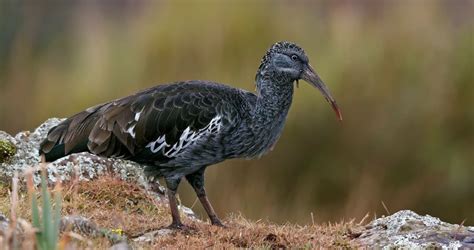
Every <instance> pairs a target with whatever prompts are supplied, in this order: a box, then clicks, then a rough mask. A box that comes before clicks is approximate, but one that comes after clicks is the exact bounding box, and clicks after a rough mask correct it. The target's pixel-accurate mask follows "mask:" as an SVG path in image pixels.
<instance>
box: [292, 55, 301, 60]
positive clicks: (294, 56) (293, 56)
mask: <svg viewBox="0 0 474 250" xmlns="http://www.w3.org/2000/svg"><path fill="white" fill-rule="evenodd" d="M298 59H299V58H298V56H297V55H291V60H293V61H298Z"/></svg>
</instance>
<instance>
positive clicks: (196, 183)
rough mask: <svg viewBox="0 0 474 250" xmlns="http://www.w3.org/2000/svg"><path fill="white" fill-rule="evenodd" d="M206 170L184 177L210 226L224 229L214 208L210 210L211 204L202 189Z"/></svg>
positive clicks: (204, 190)
mask: <svg viewBox="0 0 474 250" xmlns="http://www.w3.org/2000/svg"><path fill="white" fill-rule="evenodd" d="M205 169H206V168H202V169H200V170H199V171H197V172H195V173H193V174H190V175H186V180H188V182H189V184H191V186H192V187H193V188H194V191H195V192H196V195H197V197H198V198H199V201H201V204H202V206H203V207H204V209H205V210H206V213H207V215H208V216H209V219H210V220H211V223H212V225H216V226H221V227H224V224H223V223H222V222H221V220H220V219H219V217H217V214H216V212H215V211H214V208H212V205H211V203H210V202H209V199H208V198H207V195H206V189H204V170H205Z"/></svg>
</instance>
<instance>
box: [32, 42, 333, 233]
mask: <svg viewBox="0 0 474 250" xmlns="http://www.w3.org/2000/svg"><path fill="white" fill-rule="evenodd" d="M299 79H303V80H305V81H307V82H308V83H310V84H311V85H313V86H314V87H316V88H317V89H319V90H320V91H321V93H322V94H323V95H324V97H325V98H326V100H327V101H328V102H329V103H330V104H331V105H332V108H333V109H334V111H335V112H336V113H337V115H338V118H339V119H340V120H342V117H341V113H340V111H339V108H338V107H337V104H336V102H335V100H334V99H333V98H332V97H331V94H330V93H329V91H328V89H327V88H326V86H325V85H324V83H323V82H322V80H321V79H320V78H319V76H318V75H317V74H316V73H315V71H314V70H313V69H312V68H311V66H310V65H309V63H308V57H307V56H306V54H305V53H304V51H303V49H301V48H300V47H298V46H297V45H295V44H293V43H290V42H279V43H276V44H274V45H273V46H272V47H271V48H270V49H269V50H268V51H267V53H266V54H265V56H264V57H263V59H262V61H261V64H260V67H259V68H258V71H257V75H256V78H255V81H256V85H257V93H255V94H254V93H251V92H248V91H245V90H242V89H237V88H232V87H229V86H227V85H222V84H218V83H214V82H207V81H186V82H177V83H173V84H167V85H159V86H155V87H152V88H149V89H146V90H143V91H140V92H138V93H136V94H133V95H131V96H127V97H124V98H121V99H117V100H114V101H111V102H108V103H104V104H100V105H97V106H94V107H91V108H88V109H86V110H85V111H83V112H80V113H78V114H76V115H74V116H72V117H70V118H68V119H67V120H65V121H63V122H62V123H60V124H59V125H57V126H56V127H54V128H52V129H51V130H50V131H49V133H48V136H47V138H46V139H45V141H44V142H43V143H42V144H41V153H43V154H44V155H45V158H46V160H47V161H53V160H55V159H58V158H60V157H63V156H65V155H68V154H72V153H77V152H83V151H88V152H91V153H93V154H96V155H99V156H104V157H119V158H124V159H129V160H132V161H135V162H138V163H141V164H143V165H146V166H147V167H146V169H145V170H146V172H147V174H148V175H151V176H153V177H164V179H165V181H166V185H167V188H168V191H167V194H168V197H169V202H170V208H171V215H172V219H173V222H172V224H171V227H175V228H180V227H182V226H183V224H182V223H181V219H180V216H179V213H178V207H177V201H176V197H175V194H176V191H177V188H178V185H179V183H180V181H181V179H182V178H183V177H184V178H186V180H187V181H188V182H189V183H190V184H191V186H192V187H193V188H194V190H195V191H196V194H197V196H198V197H199V200H200V201H201V203H202V205H203V207H204V208H205V210H206V212H207V214H208V215H209V218H210V220H211V222H212V224H214V225H222V223H221V221H220V220H219V218H218V217H217V215H216V213H215V212H214V209H213V208H212V206H211V204H210V203H209V200H208V199H207V196H206V191H205V189H204V171H205V170H206V167H207V166H209V165H212V164H216V163H218V162H221V161H224V160H226V159H231V158H254V157H259V156H261V155H263V154H265V153H266V152H267V151H269V150H270V149H271V148H272V147H273V145H275V143H276V141H277V140H278V138H279V136H280V134H281V132H282V129H283V126H284V124H285V119H286V116H287V114H288V110H289V108H290V105H291V102H292V97H293V89H294V83H295V82H297V81H298V80H299Z"/></svg>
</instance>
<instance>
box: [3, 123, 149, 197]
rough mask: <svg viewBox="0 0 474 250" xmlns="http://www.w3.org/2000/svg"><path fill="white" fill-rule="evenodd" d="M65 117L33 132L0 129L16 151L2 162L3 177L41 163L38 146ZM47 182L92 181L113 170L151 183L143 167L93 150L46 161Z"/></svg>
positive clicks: (37, 177)
mask: <svg viewBox="0 0 474 250" xmlns="http://www.w3.org/2000/svg"><path fill="white" fill-rule="evenodd" d="M63 120H64V119H58V118H51V119H48V120H47V121H46V122H44V123H43V124H41V125H40V126H39V127H38V128H37V129H35V131H34V132H33V133H29V132H20V133H18V134H17V135H16V136H15V137H11V136H10V135H8V134H7V133H5V132H3V131H0V141H8V142H10V143H12V144H13V145H14V146H15V147H16V148H17V152H16V154H14V156H13V157H11V159H10V161H9V162H8V163H7V162H4V163H1V165H0V178H3V179H5V178H8V179H9V178H11V177H12V176H13V174H14V173H15V172H19V173H23V172H24V171H25V170H26V169H29V168H31V167H35V166H38V164H39V163H40V155H39V146H40V144H41V142H42V141H43V140H44V138H46V136H47V134H48V131H49V130H50V129H51V128H52V127H54V126H56V125H57V124H59V123H60V122H61V121H63ZM46 168H47V170H48V181H49V182H50V183H55V182H57V181H58V180H61V181H68V180H71V179H72V178H74V177H76V178H78V179H79V180H91V179H94V178H97V177H98V176H100V175H103V174H106V173H114V174H116V175H117V176H119V177H120V178H121V179H123V180H126V181H132V182H136V183H138V184H139V185H140V186H142V187H145V188H147V187H148V182H147V181H146V180H145V176H144V174H143V166H141V165H140V164H137V163H135V162H132V161H127V160H121V159H113V158H102V157H99V156H96V155H93V154H90V153H86V152H84V153H78V154H72V155H68V156H65V157H63V158H60V159H58V160H56V161H54V162H52V163H49V164H47V166H46ZM33 178H34V182H35V183H36V184H38V183H39V182H40V175H39V171H35V172H34V176H33Z"/></svg>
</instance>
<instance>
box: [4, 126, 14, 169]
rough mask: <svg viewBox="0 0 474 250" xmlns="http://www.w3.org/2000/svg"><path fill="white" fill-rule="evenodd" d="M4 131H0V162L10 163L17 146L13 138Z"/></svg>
mask: <svg viewBox="0 0 474 250" xmlns="http://www.w3.org/2000/svg"><path fill="white" fill-rule="evenodd" d="M9 137H10V136H9V135H8V134H6V133H5V132H3V131H0V163H8V162H9V161H10V160H11V158H13V156H14V155H15V154H16V146H15V144H14V143H13V142H12V138H9Z"/></svg>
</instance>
